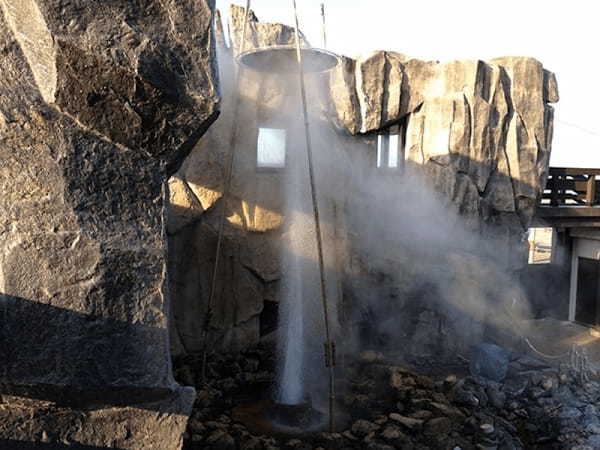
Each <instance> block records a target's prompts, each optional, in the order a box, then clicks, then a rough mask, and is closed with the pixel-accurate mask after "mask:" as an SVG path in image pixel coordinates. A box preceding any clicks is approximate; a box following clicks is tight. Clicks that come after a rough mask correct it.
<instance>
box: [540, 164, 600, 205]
mask: <svg viewBox="0 0 600 450" xmlns="http://www.w3.org/2000/svg"><path fill="white" fill-rule="evenodd" d="M597 177H598V178H600V169H580V168H566V167H551V168H550V172H549V176H548V183H547V184H546V189H545V190H544V194H543V197H542V205H547V206H600V179H598V180H597V179H596V178H597Z"/></svg>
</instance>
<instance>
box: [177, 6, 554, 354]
mask: <svg viewBox="0 0 600 450" xmlns="http://www.w3.org/2000/svg"><path fill="white" fill-rule="evenodd" d="M243 16H244V10H243V9H241V8H237V7H233V9H232V18H231V24H232V25H231V27H230V28H231V30H232V36H231V37H232V39H231V40H232V42H233V43H234V44H235V45H239V43H240V42H241V39H240V35H241V30H242V26H243ZM249 18H250V21H249V26H248V34H247V36H246V49H250V48H255V47H268V46H270V45H280V44H284V45H285V44H290V43H291V42H292V41H293V34H292V33H291V31H292V30H291V29H289V27H285V26H283V25H278V24H265V23H260V22H258V21H257V19H256V16H254V14H253V13H252V14H250V15H249ZM221 41H222V42H224V38H222V39H221ZM235 53H236V51H235V50H231V49H226V48H225V47H223V50H222V57H221V58H220V66H221V69H222V76H223V80H224V86H225V89H224V91H225V92H229V93H231V95H230V98H229V100H227V102H229V103H227V102H226V104H225V105H224V111H225V112H224V114H223V116H222V117H221V118H220V119H219V120H218V121H217V123H216V124H215V126H214V127H213V128H212V129H211V130H210V132H209V133H208V134H207V135H206V136H205V137H204V138H203V139H202V140H201V142H200V144H199V145H198V147H197V148H196V149H195V150H194V152H192V154H191V155H190V157H189V158H188V159H187V160H186V161H185V163H184V165H183V166H182V169H181V170H180V171H179V172H178V173H177V174H176V175H175V176H174V177H173V178H172V179H171V182H170V187H171V189H172V190H171V203H172V204H171V209H170V217H171V218H172V222H171V223H172V226H171V227H170V228H169V232H170V234H171V237H170V242H171V252H170V255H169V263H170V272H171V273H172V274H173V280H174V283H173V286H172V292H173V293H174V298H175V299H176V300H175V320H174V322H173V323H174V324H176V325H177V326H176V329H177V330H176V331H177V332H176V333H174V334H175V335H176V336H177V338H179V339H180V342H182V343H183V344H184V345H183V346H177V347H176V351H177V352H183V351H184V350H187V351H196V350H198V349H199V348H201V346H202V341H201V338H202V335H201V333H200V330H201V326H200V325H199V324H201V323H202V320H203V317H204V314H205V311H206V301H207V296H208V290H209V284H210V280H209V279H208V276H207V275H206V274H205V273H206V272H207V271H208V272H210V271H211V270H212V262H213V260H214V248H215V240H216V239H215V234H216V232H215V230H216V217H217V211H218V210H219V209H220V207H221V206H222V204H221V203H222V202H225V203H226V205H227V227H226V233H225V236H226V240H225V247H224V248H225V253H224V254H225V261H226V262H225V263H223V266H224V267H223V268H222V273H221V274H220V275H219V280H220V283H222V285H223V286H224V287H223V290H222V291H220V292H222V295H220V296H219V298H220V299H221V300H220V301H219V302H218V305H217V306H216V311H215V320H214V321H213V328H212V331H213V332H214V333H213V334H214V337H213V340H212V341H211V342H214V343H215V345H220V346H222V347H223V348H225V349H236V350H237V349H239V348H243V347H246V346H249V345H252V344H253V343H255V342H256V341H257V340H258V339H259V337H260V331H261V330H260V328H261V322H263V321H266V318H267V316H268V313H269V312H270V311H271V307H272V306H273V304H274V303H275V304H276V303H277V300H278V289H279V287H278V281H279V279H280V272H281V260H280V258H279V246H280V243H281V239H282V236H283V235H284V233H285V227H286V217H285V215H284V214H282V204H281V203H282V202H281V190H282V182H281V177H282V176H283V177H285V173H284V172H282V173H257V171H256V167H255V165H256V160H255V155H256V142H257V139H256V138H257V129H258V127H260V126H267V127H269V126H272V127H275V128H277V127H278V124H284V125H285V124H288V123H294V120H289V119H288V120H286V118H285V117H283V116H285V115H286V114H297V115H296V117H297V119H296V122H299V121H300V115H299V112H298V111H297V109H295V107H297V105H294V104H293V102H292V103H289V96H288V95H286V91H289V90H290V89H291V88H290V86H292V84H290V83H289V82H288V81H286V80H283V79H282V78H281V77H277V76H276V75H274V74H271V73H268V72H262V73H260V74H254V73H250V72H249V71H245V72H244V74H243V75H244V76H243V77H242V82H241V86H240V87H239V99H240V104H241V107H240V114H239V116H238V117H237V118H233V117H232V111H233V102H234V101H235V96H236V95H237V93H236V92H235V89H236V87H235V86H233V85H232V83H231V81H232V79H231V76H230V75H229V76H226V74H231V73H233V66H232V56H233V54H235ZM228 80H229V81H228ZM321 81H323V86H324V89H323V91H322V92H321V93H322V95H319V92H320V91H319V89H318V87H317V86H316V85H315V86H314V88H313V89H309V90H308V92H309V96H310V101H309V103H310V109H311V111H312V113H313V114H315V115H316V116H318V117H319V119H322V120H323V123H325V121H326V123H327V125H326V126H325V127H323V128H327V131H323V130H319V131H318V132H315V133H314V136H315V137H314V139H315V149H316V153H317V154H318V155H329V159H327V158H324V159H325V161H324V162H325V166H323V167H322V168H320V170H322V171H323V172H324V173H326V174H327V175H326V176H325V177H324V180H321V181H320V183H321V184H320V185H319V188H320V191H321V192H327V193H332V194H331V195H332V197H335V198H333V199H332V201H333V203H334V204H335V207H334V208H333V209H334V210H335V211H336V214H334V215H335V219H334V220H332V221H331V222H330V223H328V225H333V228H334V230H333V231H332V232H331V233H330V234H329V235H328V237H327V239H329V240H331V241H332V242H334V243H335V245H334V246H335V248H336V250H335V252H336V255H335V257H334V258H333V259H335V262H334V263H333V264H334V266H333V270H332V271H333V272H335V273H338V274H341V276H342V283H341V285H342V287H341V289H343V292H344V303H345V304H346V305H345V306H344V308H341V309H342V310H343V309H347V311H346V314H345V317H346V319H348V323H347V324H346V325H347V326H348V327H352V326H356V327H357V328H361V327H363V325H364V324H361V323H360V322H361V321H363V318H361V317H360V315H361V314H362V315H363V316H365V317H370V318H371V320H372V321H373V322H374V324H371V325H369V327H370V328H378V326H379V325H381V327H380V329H379V330H378V332H379V331H382V330H383V332H382V333H380V334H381V335H383V336H385V335H386V333H385V330H386V328H389V329H390V330H391V331H392V333H391V334H389V333H388V334H387V336H388V337H387V338H386V337H384V338H383V339H384V340H386V339H387V341H388V342H396V340H397V339H399V338H400V337H401V338H402V339H403V341H402V342H403V346H404V348H406V349H411V351H412V352H413V353H419V352H423V351H429V350H431V349H433V350H440V349H441V350H442V351H451V352H458V351H463V350H465V348H466V347H468V345H469V343H472V342H477V341H478V340H479V339H481V336H482V334H483V333H484V331H485V330H484V328H485V325H484V324H485V323H486V321H490V320H491V321H492V324H493V325H498V324H497V323H496V321H495V320H494V317H492V316H494V314H496V313H497V312H498V310H497V309H494V308H493V307H491V306H490V305H491V304H493V303H497V304H504V303H503V302H506V301H507V299H509V298H510V299H519V301H521V300H522V293H520V292H519V290H518V289H517V288H516V287H515V288H514V289H513V287H512V284H513V281H514V280H513V278H512V274H513V272H515V271H518V270H519V269H520V268H521V267H522V265H523V264H524V263H525V262H526V259H523V256H524V251H525V250H526V247H525V246H524V245H523V239H522V237H523V233H524V232H525V231H526V230H527V227H528V226H529V223H530V221H531V219H532V217H533V215H534V212H535V206H536V204H537V202H538V200H539V197H540V195H541V191H542V189H543V186H544V184H545V178H546V173H547V169H548V164H549V156H550V151H551V141H552V118H553V107H552V106H551V103H554V102H557V101H558V91H557V84H556V79H555V76H554V74H552V73H551V72H549V71H547V70H545V69H544V68H543V66H542V64H541V63H540V62H538V61H537V60H535V59H533V58H528V57H507V58H499V59H495V60H492V61H490V62H484V61H478V60H474V61H453V62H447V63H439V62H436V61H421V60H418V59H414V58H410V57H407V56H405V55H402V54H400V53H395V52H385V51H377V52H373V53H370V54H368V55H365V56H362V57H360V58H357V59H353V58H348V57H340V60H339V64H338V66H337V67H336V68H335V69H333V70H332V71H331V72H330V73H329V75H326V76H325V77H324V80H321ZM295 82H296V83H297V80H296V81H295ZM316 84H318V83H316ZM311 94H312V96H311ZM278 115H280V116H282V118H281V120H279V121H278V120H277V118H278V117H277V116H278ZM234 120H236V121H237V129H238V135H237V136H236V137H235V142H236V155H237V156H236V165H235V171H234V176H233V184H232V193H231V196H230V198H228V199H222V190H223V185H224V179H223V177H224V173H225V164H224V161H225V156H224V155H225V154H226V153H227V152H228V151H229V143H230V142H231V132H232V129H233V128H234V126H233V124H234ZM316 121H317V122H318V120H316ZM392 127H399V128H400V135H401V139H400V140H401V141H402V140H404V142H403V144H402V150H403V151H402V152H401V155H400V157H401V161H400V162H399V169H398V170H396V171H395V172H394V171H393V170H392V171H390V170H385V171H378V170H376V169H375V160H376V153H377V150H376V149H377V134H379V133H386V132H388V131H389V130H390V129H391V128H392ZM291 128H293V126H292V127H291ZM402 138H405V139H402ZM300 141H301V140H300ZM301 151H302V149H301ZM402 159H403V161H402ZM402 166H404V167H405V169H406V170H405V171H403V170H402ZM384 174H385V175H384ZM409 175H410V176H409ZM338 194H340V195H338ZM490 280H495V282H493V283H490ZM500 285H504V286H511V287H510V288H506V289H504V290H503V291H502V292H498V289H495V287H497V286H500ZM375 299H376V300H375ZM373 303H377V305H374V304H373ZM340 320H342V321H343V320H344V319H343V318H341V319H340ZM498 326H499V325H498ZM398 330H402V331H401V336H399V335H398ZM440 330H442V331H440ZM402 333H403V334H402ZM349 334H350V335H354V333H349ZM345 339H346V340H348V338H347V336H346V337H345ZM433 350H432V351H433Z"/></svg>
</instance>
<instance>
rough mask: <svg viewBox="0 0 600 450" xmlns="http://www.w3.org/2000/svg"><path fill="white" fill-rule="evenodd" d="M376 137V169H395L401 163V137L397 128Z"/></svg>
mask: <svg viewBox="0 0 600 450" xmlns="http://www.w3.org/2000/svg"><path fill="white" fill-rule="evenodd" d="M395 128H396V129H394V130H387V131H386V132H383V133H381V134H379V135H377V168H379V169H397V168H398V166H399V165H400V164H401V163H402V161H400V159H401V158H400V153H401V149H402V136H401V135H400V133H399V130H398V129H397V127H395Z"/></svg>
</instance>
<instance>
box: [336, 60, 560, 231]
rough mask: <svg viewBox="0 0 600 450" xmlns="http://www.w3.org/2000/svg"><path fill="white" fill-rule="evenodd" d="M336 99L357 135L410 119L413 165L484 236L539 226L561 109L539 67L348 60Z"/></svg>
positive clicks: (339, 117) (339, 72)
mask: <svg viewBox="0 0 600 450" xmlns="http://www.w3.org/2000/svg"><path fill="white" fill-rule="evenodd" d="M331 99H332V101H333V105H334V108H333V109H334V118H335V121H336V123H337V124H338V126H341V127H343V128H344V129H345V130H347V131H348V132H350V133H352V134H357V133H369V132H377V131H379V130H382V129H385V128H386V127H387V126H389V125H391V124H395V123H398V122H399V121H405V123H406V125H405V129H406V142H405V155H406V160H407V161H408V162H409V163H412V164H414V165H418V166H420V167H422V168H423V169H424V170H425V172H426V173H428V174H429V175H430V176H431V179H432V182H433V183H434V185H435V186H436V189H437V190H438V191H440V192H442V193H443V194H444V195H445V197H446V198H447V199H449V200H450V205H453V206H452V207H454V208H455V209H456V210H457V212H459V213H460V214H461V215H463V216H466V218H467V219H468V220H469V221H470V222H471V224H472V225H473V226H474V227H475V228H478V227H479V225H481V224H484V223H486V222H488V221H489V220H493V219H491V217H492V216H503V215H515V216H516V217H517V218H518V219H519V220H520V222H521V224H522V228H523V229H524V230H525V229H526V228H527V226H528V225H529V223H530V221H531V219H532V217H533V214H534V212H535V206H536V204H537V201H538V199H539V196H540V193H541V190H542V189H543V187H544V185H545V180H546V176H547V169H548V165H549V156H550V151H551V143H552V130H553V129H552V119H553V108H552V106H551V105H550V103H555V102H557V101H558V90H557V84H556V78H555V76H554V74H553V73H551V72H549V71H547V70H545V69H544V68H543V66H542V64H541V63H540V62H539V61H537V60H535V59H534V58H529V57H505V58H497V59H494V60H492V61H491V62H489V63H486V62H483V61H453V62H447V63H438V62H435V61H421V60H417V59H410V58H408V57H406V56H404V55H400V54H397V53H393V52H384V51H379V52H374V53H372V54H369V55H366V56H364V57H361V58H359V59H357V60H352V59H348V58H345V59H344V60H343V63H342V64H340V65H339V66H338V67H337V68H336V70H334V71H333V72H332V74H331ZM502 220H504V221H505V222H509V223H510V224H511V225H508V226H509V227H511V226H512V223H513V222H514V221H513V217H509V218H506V219H504V218H503V219H502ZM495 225H497V223H496V224H495Z"/></svg>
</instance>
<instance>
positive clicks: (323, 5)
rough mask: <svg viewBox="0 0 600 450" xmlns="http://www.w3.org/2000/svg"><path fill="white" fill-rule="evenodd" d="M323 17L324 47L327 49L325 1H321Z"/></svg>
mask: <svg viewBox="0 0 600 450" xmlns="http://www.w3.org/2000/svg"><path fill="white" fill-rule="evenodd" d="M321 18H322V19H323V48H324V49H326V50H327V26H326V22H325V3H321Z"/></svg>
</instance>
